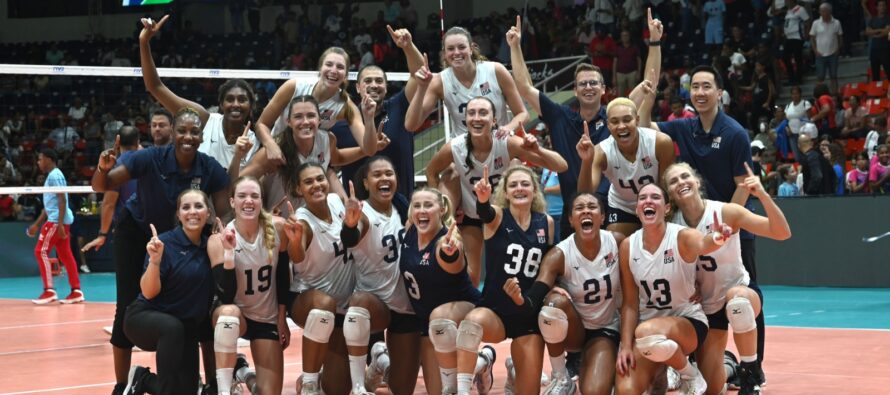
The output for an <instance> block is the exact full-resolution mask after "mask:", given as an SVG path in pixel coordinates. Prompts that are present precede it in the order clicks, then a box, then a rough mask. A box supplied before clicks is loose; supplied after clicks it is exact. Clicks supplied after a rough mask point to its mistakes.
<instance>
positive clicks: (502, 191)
mask: <svg viewBox="0 0 890 395" xmlns="http://www.w3.org/2000/svg"><path fill="white" fill-rule="evenodd" d="M517 172H521V173H525V174H528V176H529V177H530V178H531V181H532V188H533V191H534V196H533V197H532V211H534V212H539V213H546V212H547V203H546V201H545V200H544V193H543V192H542V191H541V182H540V181H539V179H538V175H537V174H535V172H534V171H533V170H532V169H530V168H529V167H528V166H525V165H515V166H511V167H510V168H509V169H507V171H505V172H504V176H503V178H502V179H501V182H499V183H498V186H497V187H496V188H497V190H496V191H495V193H494V200H493V202H494V204H496V205H498V206H500V207H503V208H504V209H505V210H506V209H508V208H509V207H510V202H509V201H508V200H507V184H508V183H509V181H510V176H512V175H513V173H517Z"/></svg>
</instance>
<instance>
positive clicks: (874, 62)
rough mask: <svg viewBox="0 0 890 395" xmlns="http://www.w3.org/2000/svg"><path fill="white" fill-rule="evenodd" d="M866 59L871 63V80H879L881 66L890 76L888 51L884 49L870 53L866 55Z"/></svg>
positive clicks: (889, 55)
mask: <svg viewBox="0 0 890 395" xmlns="http://www.w3.org/2000/svg"><path fill="white" fill-rule="evenodd" d="M868 60H869V63H871V80H872V81H880V80H881V67H883V68H884V72H885V73H887V75H888V76H890V53H887V52H886V51H881V52H877V53H871V54H869V56H868Z"/></svg>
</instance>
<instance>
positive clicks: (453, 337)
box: [430, 318, 457, 353]
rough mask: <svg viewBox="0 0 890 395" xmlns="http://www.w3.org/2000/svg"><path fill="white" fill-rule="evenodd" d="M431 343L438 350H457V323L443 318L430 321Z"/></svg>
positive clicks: (443, 351)
mask: <svg viewBox="0 0 890 395" xmlns="http://www.w3.org/2000/svg"><path fill="white" fill-rule="evenodd" d="M430 343H433V348H434V349H435V350H436V352H442V353H449V352H455V351H457V324H456V323H455V322H454V321H452V320H446V319H442V318H437V319H434V320H432V321H430Z"/></svg>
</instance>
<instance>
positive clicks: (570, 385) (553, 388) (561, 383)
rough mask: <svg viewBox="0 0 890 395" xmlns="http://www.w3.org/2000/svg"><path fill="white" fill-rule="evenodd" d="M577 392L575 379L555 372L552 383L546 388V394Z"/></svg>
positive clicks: (564, 394)
mask: <svg viewBox="0 0 890 395" xmlns="http://www.w3.org/2000/svg"><path fill="white" fill-rule="evenodd" d="M574 393H575V381H574V380H572V379H570V378H569V377H568V376H566V375H562V374H558V373H554V374H553V377H552V380H551V381H550V384H549V385H548V386H547V388H545V389H544V392H543V394H544V395H572V394H574Z"/></svg>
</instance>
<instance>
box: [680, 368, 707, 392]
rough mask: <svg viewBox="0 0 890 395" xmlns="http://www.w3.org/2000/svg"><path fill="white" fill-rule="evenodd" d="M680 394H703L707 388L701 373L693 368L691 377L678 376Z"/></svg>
mask: <svg viewBox="0 0 890 395" xmlns="http://www.w3.org/2000/svg"><path fill="white" fill-rule="evenodd" d="M680 381H681V384H680V394H682V395H703V394H704V393H705V390H707V389H708V382H707V381H705V378H704V377H703V376H702V375H701V372H700V371H699V370H698V369H695V375H693V376H692V377H683V376H682V375H681V376H680Z"/></svg>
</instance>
